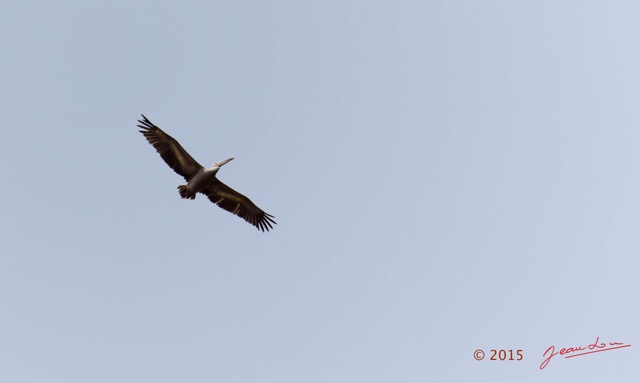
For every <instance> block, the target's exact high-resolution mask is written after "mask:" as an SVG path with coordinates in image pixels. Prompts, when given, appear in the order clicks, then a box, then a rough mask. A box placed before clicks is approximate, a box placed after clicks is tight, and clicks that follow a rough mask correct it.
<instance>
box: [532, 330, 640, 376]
mask: <svg viewBox="0 0 640 383" xmlns="http://www.w3.org/2000/svg"><path fill="white" fill-rule="evenodd" d="M630 346H631V345H630V344H624V342H609V344H607V343H606V342H600V337H597V338H596V341H595V342H593V343H591V344H589V345H588V346H584V347H582V346H580V347H568V348H561V349H560V351H556V347H555V346H550V347H549V348H548V349H547V351H545V352H544V354H542V356H547V354H549V356H547V359H545V360H543V361H542V363H541V364H540V369H541V370H542V369H544V368H545V367H547V365H548V364H549V362H550V361H551V358H553V357H554V356H556V355H564V356H565V358H573V357H576V356H580V355H587V354H593V353H594V352H601V351H609V350H615V349H618V348H623V347H630ZM568 354H571V355H568Z"/></svg>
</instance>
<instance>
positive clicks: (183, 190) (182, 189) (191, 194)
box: [178, 185, 196, 199]
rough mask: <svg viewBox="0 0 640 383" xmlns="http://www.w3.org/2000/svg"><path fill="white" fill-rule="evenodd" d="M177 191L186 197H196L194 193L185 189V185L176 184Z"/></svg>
mask: <svg viewBox="0 0 640 383" xmlns="http://www.w3.org/2000/svg"><path fill="white" fill-rule="evenodd" d="M178 191H179V192H180V197H182V198H186V199H196V193H190V192H189V190H188V189H187V185H180V186H178Z"/></svg>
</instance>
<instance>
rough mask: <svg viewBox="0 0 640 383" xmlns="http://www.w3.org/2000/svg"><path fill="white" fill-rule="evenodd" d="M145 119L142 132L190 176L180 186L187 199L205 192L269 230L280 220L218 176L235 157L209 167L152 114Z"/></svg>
mask: <svg viewBox="0 0 640 383" xmlns="http://www.w3.org/2000/svg"><path fill="white" fill-rule="evenodd" d="M142 118H143V120H138V122H139V123H140V125H138V127H139V128H141V129H142V130H140V133H142V134H143V135H144V136H145V138H146V139H147V141H149V143H150V144H151V145H153V147H154V148H155V149H156V151H157V152H158V153H159V154H160V157H162V159H163V160H164V162H166V163H167V165H169V167H170V168H171V169H173V170H174V171H175V172H176V173H178V174H180V175H181V176H183V177H184V179H185V180H187V184H186V185H180V186H178V191H179V192H180V196H181V197H182V198H186V199H195V198H196V194H197V193H202V194H204V195H206V196H207V198H209V200H210V201H211V202H213V203H215V204H216V205H218V206H220V207H221V208H223V209H224V210H226V211H228V212H230V213H233V214H235V215H237V216H238V217H240V218H242V219H244V220H245V221H247V222H249V223H250V224H252V225H253V226H255V227H257V228H258V230H262V231H265V230H266V231H269V229H273V226H272V225H271V224H274V225H275V224H276V221H274V220H273V218H274V217H273V216H272V215H269V214H267V213H265V212H264V211H262V209H260V208H259V207H257V206H256V205H255V204H254V203H253V202H251V200H250V199H249V198H247V197H245V196H243V195H242V194H240V193H238V192H237V191H235V190H233V189H231V188H230V187H228V186H227V185H225V184H223V183H222V182H220V180H219V179H217V178H216V173H218V170H220V168H221V167H222V165H224V164H226V163H227V162H229V161H231V160H233V158H229V159H226V160H224V161H220V162H216V163H215V164H213V166H211V167H210V168H208V169H207V168H205V167H204V166H202V165H200V164H199V163H198V161H196V160H194V159H193V157H191V156H190V155H189V153H187V151H186V150H184V148H182V146H180V144H179V143H178V141H176V140H175V139H174V138H173V137H171V136H170V135H168V134H167V133H165V132H163V131H162V129H160V128H158V127H157V126H155V125H154V124H153V123H152V122H151V121H149V119H148V118H146V117H145V116H144V114H143V115H142Z"/></svg>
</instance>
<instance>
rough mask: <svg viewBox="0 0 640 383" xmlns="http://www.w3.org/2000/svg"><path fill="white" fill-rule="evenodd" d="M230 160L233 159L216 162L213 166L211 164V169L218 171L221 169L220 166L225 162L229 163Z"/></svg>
mask: <svg viewBox="0 0 640 383" xmlns="http://www.w3.org/2000/svg"><path fill="white" fill-rule="evenodd" d="M232 159H233V157H231V158H227V159H226V160H224V161H220V162H216V163H215V164H213V166H212V167H211V169H220V168H221V167H222V165H224V164H226V163H227V162H229V161H231V160H232Z"/></svg>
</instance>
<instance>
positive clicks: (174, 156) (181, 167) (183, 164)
mask: <svg viewBox="0 0 640 383" xmlns="http://www.w3.org/2000/svg"><path fill="white" fill-rule="evenodd" d="M142 118H143V119H144V120H138V122H139V123H140V125H138V127H139V128H141V129H142V130H140V133H142V134H143V135H144V136H145V138H146V139H147V141H149V143H150V144H151V145H153V147H154V148H156V151H157V152H158V153H159V154H160V157H162V159H163V160H164V162H166V163H167V165H169V167H171V169H173V170H174V171H175V172H176V173H178V174H180V175H181V176H183V177H184V178H185V179H186V180H187V181H189V180H190V179H191V178H192V177H193V176H194V175H196V173H198V171H200V169H202V165H200V164H199V163H198V161H196V160H194V159H193V157H191V156H190V155H189V153H187V151H186V150H184V148H183V147H182V146H180V144H179V143H178V141H176V140H175V139H174V138H173V137H171V136H170V135H168V134H167V133H165V132H163V131H162V129H160V128H158V127H157V126H155V125H154V124H153V123H152V122H151V121H149V119H148V118H146V117H145V116H144V114H143V115H142Z"/></svg>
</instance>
